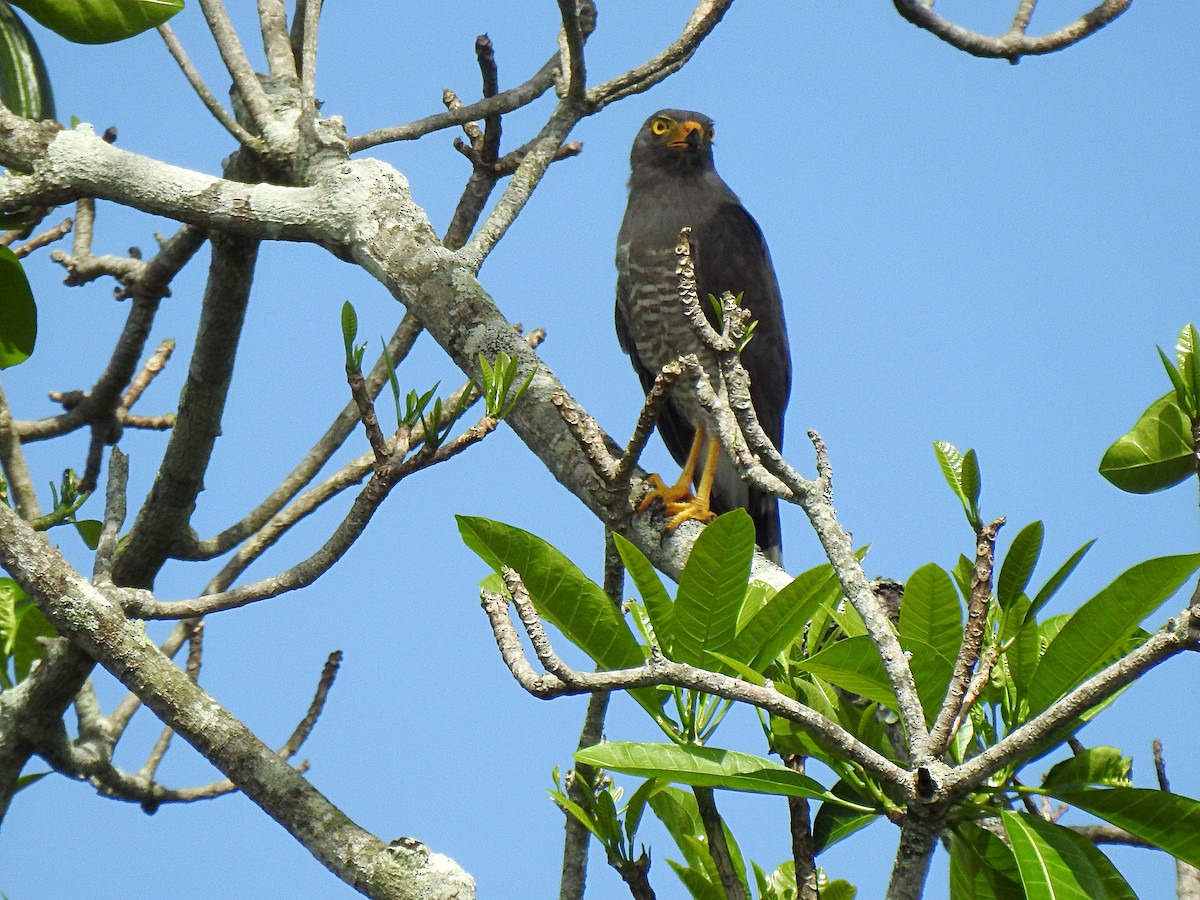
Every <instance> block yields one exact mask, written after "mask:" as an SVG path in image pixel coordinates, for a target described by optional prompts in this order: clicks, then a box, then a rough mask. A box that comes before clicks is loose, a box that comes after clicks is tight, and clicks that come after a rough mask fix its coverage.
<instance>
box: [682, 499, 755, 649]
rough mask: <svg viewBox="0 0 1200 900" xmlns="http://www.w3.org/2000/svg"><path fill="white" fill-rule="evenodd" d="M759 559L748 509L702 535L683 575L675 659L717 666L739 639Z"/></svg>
mask: <svg viewBox="0 0 1200 900" xmlns="http://www.w3.org/2000/svg"><path fill="white" fill-rule="evenodd" d="M753 556H754V522H753V520H751V518H750V515H749V513H747V512H746V511H745V510H744V509H735V510H733V511H731V512H727V513H725V514H724V515H721V516H718V517H717V518H715V519H714V520H713V521H712V522H710V523H709V524H708V526H707V527H706V528H705V529H704V531H702V532H701V533H700V537H698V538H697V539H696V543H695V544H693V545H692V552H691V554H690V555H689V556H688V561H687V563H686V564H685V565H684V567H683V572H681V573H680V576H679V590H678V591H677V592H676V594H675V616H674V619H673V627H674V632H675V634H674V639H675V647H674V651H675V659H677V660H678V661H679V662H684V663H691V664H692V665H695V666H702V667H704V668H712V667H713V663H714V660H713V657H712V656H710V655H709V654H708V653H706V652H705V651H706V650H712V651H713V652H714V653H725V654H728V653H729V651H730V648H731V647H732V646H733V641H734V638H735V637H736V636H737V623H738V614H739V613H740V612H741V610H742V602H743V601H744V600H745V598H746V585H747V583H748V581H749V579H750V563H751V560H752V558H753Z"/></svg>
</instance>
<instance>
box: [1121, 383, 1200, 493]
mask: <svg viewBox="0 0 1200 900" xmlns="http://www.w3.org/2000/svg"><path fill="white" fill-rule="evenodd" d="M1100 474H1101V475H1103V476H1104V477H1105V478H1107V479H1108V480H1109V481H1110V482H1111V483H1112V484H1113V485H1115V486H1116V487H1118V488H1120V489H1121V490H1123V491H1127V492H1129V493H1131V494H1152V493H1154V492H1155V491H1162V490H1166V489H1167V488H1169V487H1173V486H1175V485H1177V484H1179V483H1180V482H1181V481H1183V480H1184V479H1186V478H1188V477H1189V476H1191V475H1195V474H1196V461H1195V456H1194V453H1193V450H1192V434H1191V422H1190V421H1189V420H1188V417H1187V416H1186V415H1185V414H1184V412H1183V410H1181V409H1180V408H1179V401H1178V398H1176V396H1175V392H1174V391H1172V392H1171V393H1169V394H1167V395H1165V396H1163V397H1160V398H1159V399H1157V400H1155V401H1154V402H1153V403H1151V404H1150V408H1149V409H1147V410H1146V411H1145V412H1144V413H1142V415H1141V418H1139V419H1138V420H1137V423H1136V424H1135V425H1134V426H1133V428H1132V430H1130V432H1129V433H1128V434H1126V435H1125V436H1124V437H1122V438H1119V439H1118V440H1117V442H1116V443H1114V444H1113V445H1112V446H1111V447H1109V448H1108V450H1107V451H1105V453H1104V457H1103V458H1102V459H1101V460H1100Z"/></svg>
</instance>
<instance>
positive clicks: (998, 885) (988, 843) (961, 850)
mask: <svg viewBox="0 0 1200 900" xmlns="http://www.w3.org/2000/svg"><path fill="white" fill-rule="evenodd" d="M950 896H952V897H954V898H956V900H1025V890H1024V889H1023V888H1022V887H1021V874H1020V871H1019V870H1018V869H1017V860H1016V857H1014V856H1013V852H1012V850H1010V849H1009V846H1008V844H1006V843H1004V841H1003V840H1002V839H1001V838H1000V837H999V836H998V835H995V834H992V832H990V831H988V830H987V829H986V828H980V827H979V826H978V825H975V824H974V823H970V822H967V823H963V824H962V825H959V826H957V827H956V828H955V829H954V831H953V832H952V833H951V836H950Z"/></svg>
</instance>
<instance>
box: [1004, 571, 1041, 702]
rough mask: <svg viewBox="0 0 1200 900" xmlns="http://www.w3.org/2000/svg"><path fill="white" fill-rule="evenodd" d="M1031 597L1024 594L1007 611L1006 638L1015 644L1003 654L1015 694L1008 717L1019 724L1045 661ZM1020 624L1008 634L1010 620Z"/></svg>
mask: <svg viewBox="0 0 1200 900" xmlns="http://www.w3.org/2000/svg"><path fill="white" fill-rule="evenodd" d="M1028 609H1029V599H1028V598H1027V597H1025V595H1024V594H1022V595H1021V596H1020V597H1018V598H1017V599H1016V601H1015V602H1014V603H1013V605H1012V606H1010V607H1009V608H1008V609H1007V610H1006V611H1005V634H1004V639H1005V640H1009V639H1010V638H1011V641H1012V642H1011V643H1010V644H1009V646H1008V649H1007V650H1005V651H1004V653H1003V655H1002V656H1001V662H1002V663H1003V666H1004V672H1005V674H1006V675H1007V676H1008V683H1009V686H1010V687H1011V689H1012V690H1011V693H1012V696H1011V697H1010V698H1009V706H1008V708H1007V709H1005V713H1004V720H1005V721H1006V722H1008V723H1010V725H1015V724H1016V723H1017V722H1018V721H1020V720H1021V719H1022V718H1023V716H1022V715H1021V713H1020V702H1021V700H1022V699H1024V697H1025V694H1026V693H1027V692H1028V690H1029V683H1030V682H1031V681H1032V680H1033V676H1034V673H1036V672H1037V667H1038V663H1039V661H1040V660H1041V650H1042V648H1041V641H1040V640H1039V639H1038V624H1037V622H1036V621H1034V620H1032V619H1029V617H1028ZM1010 619H1011V620H1012V621H1014V622H1018V623H1020V624H1019V625H1017V626H1016V634H1015V635H1010V634H1008V633H1007V629H1008V624H1009V620H1010Z"/></svg>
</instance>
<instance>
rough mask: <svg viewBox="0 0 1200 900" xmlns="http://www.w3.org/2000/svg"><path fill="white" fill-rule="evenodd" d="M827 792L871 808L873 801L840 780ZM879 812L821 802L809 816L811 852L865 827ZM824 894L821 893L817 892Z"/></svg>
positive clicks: (821, 850)
mask: <svg viewBox="0 0 1200 900" xmlns="http://www.w3.org/2000/svg"><path fill="white" fill-rule="evenodd" d="M830 793H831V794H834V795H836V796H838V797H842V798H843V799H846V800H849V801H851V802H852V803H856V804H858V805H860V806H866V807H873V806H876V805H877V804H876V803H875V802H874V801H873V800H872V799H871V798H870V797H866V796H864V795H863V794H862V793H860V792H859V791H858V790H857V789H856V788H855V787H854V786H853V785H852V784H850V782H848V781H845V780H842V781H839V782H838V783H837V784H835V785H834V786H833V787H832V788H831V789H830ZM880 815H882V811H880V810H875V811H872V812H862V811H861V810H857V809H849V808H847V807H845V806H842V805H841V804H840V803H822V804H821V805H820V807H818V809H817V814H816V815H815V816H814V817H813V823H812V836H813V841H814V843H815V848H814V851H813V852H814V853H822V852H824V851H825V850H827V849H829V848H830V847H832V846H833V845H834V844H836V843H837V842H838V841H840V840H842V839H843V838H847V837H849V836H850V835H852V834H854V833H855V832H856V831H861V830H862V829H864V828H866V827H867V826H868V825H870V824H871V823H872V822H874V821H875V820H876V819H878V818H879V817H880ZM821 896H822V897H824V892H822V894H821Z"/></svg>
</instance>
